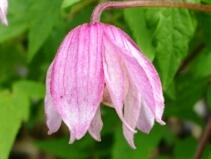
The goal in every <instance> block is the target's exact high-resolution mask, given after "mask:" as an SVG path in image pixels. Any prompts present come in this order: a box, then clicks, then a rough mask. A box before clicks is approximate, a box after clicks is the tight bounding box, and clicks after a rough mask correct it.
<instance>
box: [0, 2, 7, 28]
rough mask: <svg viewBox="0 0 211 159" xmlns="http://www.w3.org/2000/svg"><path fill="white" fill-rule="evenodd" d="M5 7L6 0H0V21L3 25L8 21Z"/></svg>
mask: <svg viewBox="0 0 211 159" xmlns="http://www.w3.org/2000/svg"><path fill="white" fill-rule="evenodd" d="M7 7H8V2H7V0H0V21H1V22H2V23H3V24H4V25H8V21H7Z"/></svg>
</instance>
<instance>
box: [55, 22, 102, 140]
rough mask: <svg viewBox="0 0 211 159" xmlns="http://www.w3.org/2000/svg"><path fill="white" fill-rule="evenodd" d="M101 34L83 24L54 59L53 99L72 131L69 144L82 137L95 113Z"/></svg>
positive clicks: (99, 95)
mask: <svg viewBox="0 0 211 159" xmlns="http://www.w3.org/2000/svg"><path fill="white" fill-rule="evenodd" d="M101 39H102V31H101V28H100V26H99V25H98V24H96V25H90V24H84V25H81V26H79V27H77V28H75V29H74V30H73V31H71V32H70V33H69V34H68V35H67V37H66V38H65V40H64V41H63V43H62V45H61V48H60V49H59V51H58V54H57V56H56V58H55V60H54V64H53V71H52V72H53V73H52V79H53V80H52V81H53V82H52V83H51V88H52V89H51V90H52V92H51V93H52V97H53V98H54V99H55V103H56V104H57V108H58V109H59V112H60V114H61V117H62V119H63V121H64V122H65V124H66V125H67V126H68V127H69V129H70V132H71V139H70V142H73V141H74V140H75V139H80V138H82V137H83V136H84V135H85V133H86V132H87V131H88V129H89V127H90V124H91V122H92V120H93V118H94V116H95V114H96V111H97V109H98V107H99V106H100V101H101V99H102V93H103V88H104V77H103V66H102V55H101V52H102V50H101V49H102V47H101V46H102V40H101Z"/></svg>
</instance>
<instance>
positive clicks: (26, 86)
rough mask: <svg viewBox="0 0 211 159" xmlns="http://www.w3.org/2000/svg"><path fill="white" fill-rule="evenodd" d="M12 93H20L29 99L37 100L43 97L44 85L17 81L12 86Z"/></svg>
mask: <svg viewBox="0 0 211 159" xmlns="http://www.w3.org/2000/svg"><path fill="white" fill-rule="evenodd" d="M13 91H14V92H20V91H22V92H23V93H25V95H26V96H28V97H29V98H31V99H35V100H39V99H42V98H43V97H44V92H45V89H44V85H43V84H42V83H38V82H34V81H27V80H22V81H18V82H16V83H15V84H14V85H13Z"/></svg>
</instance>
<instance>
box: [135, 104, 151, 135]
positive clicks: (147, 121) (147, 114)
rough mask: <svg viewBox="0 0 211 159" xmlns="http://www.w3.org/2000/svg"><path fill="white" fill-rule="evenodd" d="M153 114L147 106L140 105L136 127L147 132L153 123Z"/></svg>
mask: <svg viewBox="0 0 211 159" xmlns="http://www.w3.org/2000/svg"><path fill="white" fill-rule="evenodd" d="M154 118H155V117H154V115H153V113H152V111H151V110H150V109H149V107H147V106H145V105H141V110H140V114H139V118H138V122H137V128H138V129H139V130H140V131H142V132H145V133H149V132H150V130H151V129H152V127H153V125H154Z"/></svg>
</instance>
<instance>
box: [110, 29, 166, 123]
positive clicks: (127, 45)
mask: <svg viewBox="0 0 211 159" xmlns="http://www.w3.org/2000/svg"><path fill="white" fill-rule="evenodd" d="M106 33H107V36H108V37H109V39H110V40H111V41H112V42H114V43H115V45H116V46H118V47H119V48H121V49H122V50H125V53H126V54H127V55H128V56H132V57H134V58H135V60H137V62H138V63H139V65H140V66H141V68H142V74H145V75H144V76H145V77H146V79H145V80H147V83H148V84H149V86H150V87H151V93H152V95H153V96H151V97H150V96H147V95H146V96H145V102H146V105H148V106H149V107H150V109H151V111H153V112H154V114H155V116H156V120H157V122H159V123H160V124H164V122H163V121H162V119H161V118H162V114H163V110H164V99H163V93H162V87H161V82H160V78H159V75H158V73H157V71H156V70H155V68H154V66H153V64H152V63H151V62H150V61H149V60H148V59H147V58H146V57H144V55H143V54H142V53H141V52H140V51H139V49H138V47H137V46H136V44H135V43H134V42H133V40H132V39H131V38H130V37H129V36H128V35H127V34H126V33H125V32H123V31H122V30H121V29H119V28H116V27H114V26H111V25H107V29H106ZM147 90H149V89H147ZM148 97H150V98H151V99H150V98H148Z"/></svg>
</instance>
